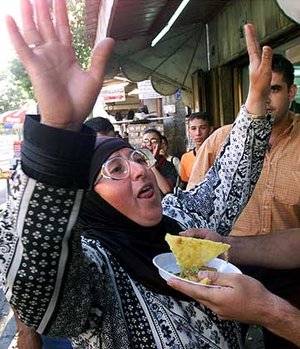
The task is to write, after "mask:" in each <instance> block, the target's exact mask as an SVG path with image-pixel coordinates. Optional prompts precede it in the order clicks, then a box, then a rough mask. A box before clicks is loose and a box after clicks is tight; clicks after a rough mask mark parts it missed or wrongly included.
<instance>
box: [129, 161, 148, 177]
mask: <svg viewBox="0 0 300 349" xmlns="http://www.w3.org/2000/svg"><path fill="white" fill-rule="evenodd" d="M147 171H148V169H147V167H146V166H145V165H142V164H139V163H137V162H134V161H130V174H131V178H132V179H135V178H139V177H145V176H146V175H147Z"/></svg>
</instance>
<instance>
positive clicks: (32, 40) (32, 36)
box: [21, 0, 42, 45]
mask: <svg viewBox="0 0 300 349" xmlns="http://www.w3.org/2000/svg"><path fill="white" fill-rule="evenodd" d="M21 17H22V18H21V19H22V27H23V37H24V39H25V41H26V42H27V44H28V45H38V44H39V45H40V44H41V43H42V37H41V36H40V33H39V32H38V30H37V28H36V24H35V22H34V18H33V9H32V5H31V3H30V1H29V0H23V1H21Z"/></svg>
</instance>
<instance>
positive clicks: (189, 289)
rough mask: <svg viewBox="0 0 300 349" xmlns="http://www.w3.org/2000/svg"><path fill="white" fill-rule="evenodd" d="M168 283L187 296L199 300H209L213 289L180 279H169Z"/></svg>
mask: <svg viewBox="0 0 300 349" xmlns="http://www.w3.org/2000/svg"><path fill="white" fill-rule="evenodd" d="M167 283H168V285H169V286H171V287H173V288H174V289H175V290H177V291H180V292H182V293H184V294H186V295H187V296H189V297H191V298H193V299H196V300H197V301H200V300H201V301H209V300H210V293H211V290H212V289H210V288H208V287H205V286H202V285H200V284H199V285H193V284H190V283H187V282H185V281H181V280H178V279H170V280H168V281H167Z"/></svg>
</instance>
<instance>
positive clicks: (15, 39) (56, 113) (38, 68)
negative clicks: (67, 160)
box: [6, 0, 114, 130]
mask: <svg viewBox="0 0 300 349" xmlns="http://www.w3.org/2000/svg"><path fill="white" fill-rule="evenodd" d="M53 2H54V16H53V19H51V14H50V10H49V6H48V1H47V0H34V4H33V5H31V3H30V1H29V0H20V3H21V18H22V33H20V31H19V30H18V28H17V25H16V23H15V21H14V19H13V18H12V17H10V16H8V17H7V19H6V24H7V29H8V33H9V36H10V39H11V41H12V44H13V46H14V48H15V50H16V52H17V54H18V56H19V58H20V60H21V61H22V63H23V65H24V67H25V69H26V70H27V72H28V75H29V77H30V80H31V82H32V85H33V88H34V91H35V96H36V99H37V102H38V105H39V110H40V113H41V122H42V123H44V124H47V125H50V126H54V127H58V128H66V129H71V130H78V129H80V127H81V125H82V122H83V121H84V120H85V118H86V117H87V115H88V114H89V112H90V111H91V110H92V108H93V105H94V103H95V101H96V99H97V96H98V94H99V92H100V89H101V86H102V83H103V76H104V69H105V64H106V62H107V60H108V58H109V55H110V53H111V51H112V48H113V46H114V41H113V40H112V39H110V38H107V39H105V40H103V41H101V42H100V43H99V44H98V45H97V46H96V47H95V48H94V50H93V53H92V56H91V64H90V67H89V69H88V70H86V71H84V70H83V69H82V68H81V66H80V64H79V63H78V61H77V59H76V56H75V52H74V49H73V47H72V37H71V32H70V27H69V21H68V15H67V9H66V4H65V0H54V1H53Z"/></svg>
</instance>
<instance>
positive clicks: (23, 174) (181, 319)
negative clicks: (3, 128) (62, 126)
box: [0, 107, 271, 349]
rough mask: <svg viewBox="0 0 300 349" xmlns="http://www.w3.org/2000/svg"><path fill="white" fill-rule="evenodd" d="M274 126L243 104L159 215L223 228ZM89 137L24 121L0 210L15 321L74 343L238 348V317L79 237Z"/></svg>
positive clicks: (115, 347)
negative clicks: (192, 179) (148, 281)
mask: <svg viewBox="0 0 300 349" xmlns="http://www.w3.org/2000/svg"><path fill="white" fill-rule="evenodd" d="M270 132H271V121H270V120H269V119H268V118H267V119H264V120H252V119H251V118H250V116H249V115H248V114H247V111H246V110H245V108H243V107H242V109H241V112H240V114H239V116H238V117H237V119H236V122H235V126H234V127H233V130H232V132H231V134H230V137H229V139H228V140H227V142H226V143H225V145H224V147H223V149H222V151H221V153H220V156H219V157H218V159H217V160H216V163H215V164H214V166H213V168H212V169H211V170H210V171H209V173H208V175H207V176H206V178H205V180H204V181H203V182H202V183H200V184H199V185H198V186H197V187H196V188H195V189H193V190H192V191H190V192H186V191H182V190H180V189H177V191H176V193H174V194H172V195H168V196H166V197H165V198H164V200H163V208H164V214H165V215H168V216H170V217H172V218H174V219H176V220H177V221H178V222H179V223H180V224H181V226H182V227H183V229H185V228H190V227H206V228H210V229H213V230H216V231H218V232H219V233H220V234H227V233H228V232H229V230H230V228H231V226H232V224H233V223H234V221H235V219H236V218H237V215H238V214H239V213H240V211H241V210H242V208H243V207H244V206H245V204H246V203H247V200H248V199H249V196H250V194H251V192H252V190H253V187H254V185H255V183H256V181H257V179H258V176H259V173H260V170H261V167H262V163H263V157H264V153H265V150H266V148H267V142H268V138H269V135H270ZM93 142H94V138H93V136H91V135H90V134H89V131H88V130H85V129H83V130H82V132H81V133H75V132H71V131H63V130H58V131H57V130H56V129H52V128H50V127H47V126H45V125H40V124H39V122H38V121H37V120H34V119H33V118H30V117H29V118H28V120H27V121H26V124H25V133H24V148H23V160H22V161H23V162H22V170H21V169H19V171H18V172H17V174H16V176H15V178H14V184H13V186H12V194H11V197H10V199H9V202H8V204H7V209H6V210H5V211H4V212H3V213H2V214H1V217H0V229H1V230H0V272H1V283H2V285H3V288H4V292H5V295H6V297H7V299H8V300H9V301H10V303H11V305H12V306H13V307H14V308H15V309H16V310H17V312H18V314H19V316H20V318H21V320H22V321H23V322H24V323H25V324H28V325H30V326H31V327H33V328H35V329H36V330H37V331H38V332H39V333H45V334H47V335H50V336H60V337H69V338H70V339H71V340H72V343H73V346H74V348H82V349H99V348H106V349H119V348H120V349H121V348H122V349H125V348H139V349H140V348H166V349H167V348H168V349H169V348H174V349H175V348H176V349H192V348H216V349H217V348H222V349H224V348H230V349H234V348H240V347H241V341H240V334H239V324H238V323H235V322H229V321H221V320H219V318H218V317H217V316H216V315H215V314H213V313H212V312H211V311H210V310H208V309H207V308H205V307H204V306H202V305H201V304H199V303H196V302H187V301H182V300H177V299H175V298H173V297H170V296H166V295H161V294H157V293H154V292H152V291H150V290H148V289H146V288H145V287H144V286H143V285H141V284H140V283H138V282H136V281H135V280H133V279H132V278H130V276H129V275H128V274H127V273H126V272H125V270H124V269H123V267H122V265H120V263H119V262H118V260H117V259H116V258H114V257H113V256H112V255H111V254H110V252H109V251H108V250H106V249H105V248H103V246H101V243H100V242H99V241H95V240H92V239H84V238H82V236H81V235H82V234H81V233H82V232H81V231H80V230H79V229H76V221H77V218H78V214H79V212H80V207H81V202H82V198H83V195H84V189H81V188H84V187H85V186H86V178H87V169H88V166H89V160H90V158H91V154H92V151H93ZM83 159H84V160H83ZM74 188H75V189H74Z"/></svg>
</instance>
